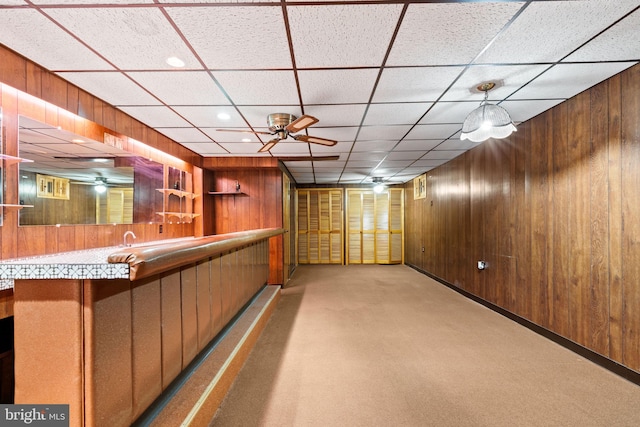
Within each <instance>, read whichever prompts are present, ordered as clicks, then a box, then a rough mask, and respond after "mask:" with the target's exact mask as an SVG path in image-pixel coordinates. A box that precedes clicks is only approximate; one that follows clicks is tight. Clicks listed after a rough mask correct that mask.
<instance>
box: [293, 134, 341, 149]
mask: <svg viewBox="0 0 640 427" xmlns="http://www.w3.org/2000/svg"><path fill="white" fill-rule="evenodd" d="M293 139H295V140H296V141H303V142H312V143H314V144H320V145H326V146H328V147H333V146H334V145H336V144H337V143H338V141H334V140H332V139H324V138H318V137H317V136H307V135H293Z"/></svg>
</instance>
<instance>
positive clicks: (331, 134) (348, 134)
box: [309, 124, 358, 150]
mask: <svg viewBox="0 0 640 427" xmlns="http://www.w3.org/2000/svg"><path fill="white" fill-rule="evenodd" d="M318 125H319V124H317V125H315V126H314V127H312V128H309V134H310V135H313V136H317V137H320V138H326V139H332V140H334V141H338V144H339V143H340V142H344V143H349V144H350V143H352V142H353V141H354V140H355V138H356V133H357V132H358V128H357V127H343V128H340V127H338V128H325V127H322V126H318ZM333 148H334V150H339V148H338V146H337V145H334V146H333Z"/></svg>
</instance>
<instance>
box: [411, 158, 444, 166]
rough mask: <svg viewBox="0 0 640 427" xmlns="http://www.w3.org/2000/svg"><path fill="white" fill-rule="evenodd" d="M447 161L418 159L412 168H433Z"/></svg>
mask: <svg viewBox="0 0 640 427" xmlns="http://www.w3.org/2000/svg"><path fill="white" fill-rule="evenodd" d="M447 161H448V160H437V159H419V160H416V162H415V163H414V164H413V165H412V166H415V167H420V168H435V167H437V166H440V165H441V164H443V163H445V162H447Z"/></svg>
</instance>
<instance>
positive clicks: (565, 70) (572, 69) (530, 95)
mask: <svg viewBox="0 0 640 427" xmlns="http://www.w3.org/2000/svg"><path fill="white" fill-rule="evenodd" d="M633 64H634V63H632V62H610V63H599V64H558V65H555V66H554V67H552V68H551V69H550V70H549V71H547V72H546V73H544V74H543V75H541V76H540V77H538V78H537V79H535V80H534V81H533V82H531V83H529V84H528V85H527V86H525V87H524V88H523V89H522V90H520V91H518V92H516V93H515V94H514V95H513V96H512V97H511V98H510V99H566V98H571V97H572V96H574V95H577V94H578V93H580V92H582V91H584V90H585V89H587V88H590V87H591V86H594V85H596V84H597V83H600V82H601V81H603V80H605V79H607V78H609V77H611V76H613V75H615V74H617V73H619V72H620V71H622V70H624V69H626V68H628V67H630V66H632V65H633Z"/></svg>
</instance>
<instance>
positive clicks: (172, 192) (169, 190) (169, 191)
mask: <svg viewBox="0 0 640 427" xmlns="http://www.w3.org/2000/svg"><path fill="white" fill-rule="evenodd" d="M156 190H157V191H159V192H161V193H162V194H166V195H173V196H178V197H186V198H188V199H195V198H196V197H198V194H196V193H191V192H189V191H183V190H177V189H174V188H157V189H156Z"/></svg>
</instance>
